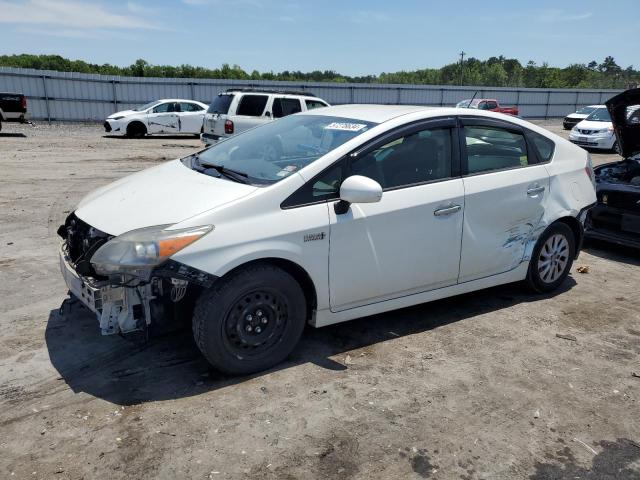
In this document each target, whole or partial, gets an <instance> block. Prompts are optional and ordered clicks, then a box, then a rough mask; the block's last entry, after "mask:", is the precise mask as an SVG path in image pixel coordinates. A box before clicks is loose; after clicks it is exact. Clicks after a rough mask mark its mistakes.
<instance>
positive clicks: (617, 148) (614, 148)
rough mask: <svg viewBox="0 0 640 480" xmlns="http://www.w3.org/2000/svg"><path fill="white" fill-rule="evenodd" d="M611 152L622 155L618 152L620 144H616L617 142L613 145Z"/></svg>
mask: <svg viewBox="0 0 640 480" xmlns="http://www.w3.org/2000/svg"><path fill="white" fill-rule="evenodd" d="M611 151H612V152H614V153H617V154H618V155H622V152H621V151H620V144H619V143H618V141H617V140H616V141H615V142H614V143H613V147H611Z"/></svg>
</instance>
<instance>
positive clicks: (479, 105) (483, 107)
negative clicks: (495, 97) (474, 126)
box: [478, 102, 489, 110]
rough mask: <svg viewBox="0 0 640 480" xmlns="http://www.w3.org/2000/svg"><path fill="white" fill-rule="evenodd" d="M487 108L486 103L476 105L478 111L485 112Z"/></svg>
mask: <svg viewBox="0 0 640 480" xmlns="http://www.w3.org/2000/svg"><path fill="white" fill-rule="evenodd" d="M488 108H489V107H488V106H487V102H480V103H479V104H478V110H487V109H488Z"/></svg>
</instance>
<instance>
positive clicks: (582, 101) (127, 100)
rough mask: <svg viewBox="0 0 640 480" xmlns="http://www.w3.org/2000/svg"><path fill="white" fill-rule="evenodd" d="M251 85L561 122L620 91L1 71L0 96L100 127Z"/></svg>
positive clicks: (41, 116) (46, 116) (41, 113)
mask: <svg viewBox="0 0 640 480" xmlns="http://www.w3.org/2000/svg"><path fill="white" fill-rule="evenodd" d="M240 87H256V88H272V89H274V88H275V89H289V90H291V89H295V90H303V91H308V92H313V93H314V94H315V95H317V96H318V97H321V98H323V99H325V100H327V101H328V102H329V103H332V104H342V103H378V104H408V105H436V106H438V105H439V106H451V105H455V104H456V103H457V102H459V101H460V100H464V99H465V98H471V97H472V96H473V95H474V93H475V92H476V91H477V92H478V93H477V95H476V97H477V98H483V97H484V98H497V99H498V101H499V102H500V103H502V104H503V105H517V106H518V108H519V109H520V115H521V116H522V117H528V118H552V117H562V116H564V115H566V114H567V113H570V112H573V111H575V110H576V109H577V108H578V107H580V106H583V105H590V104H601V103H603V102H604V101H606V100H607V99H608V98H610V97H612V96H613V95H615V94H616V93H618V92H619V90H577V89H540V88H488V87H455V86H440V85H405V84H363V83H324V82H313V83H305V82H275V81H252V80H213V79H212V80H208V79H200V78H150V77H118V76H106V75H95V74H86V73H67V72H54V71H50V70H32V69H21V68H7V67H0V91H4V92H17V93H24V94H25V95H27V97H28V101H29V112H30V114H31V118H33V119H36V120H69V121H102V120H104V118H105V117H107V116H108V115H110V114H111V113H113V112H116V111H118V110H126V109H129V108H131V107H134V106H137V105H141V104H143V103H147V102H149V101H152V100H156V99H159V98H185V99H193V100H200V101H202V102H204V103H210V102H211V100H212V99H213V98H214V97H215V96H216V95H217V94H218V93H220V92H223V91H225V90H227V89H229V88H240Z"/></svg>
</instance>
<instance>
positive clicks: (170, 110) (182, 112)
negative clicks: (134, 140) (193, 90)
mask: <svg viewBox="0 0 640 480" xmlns="http://www.w3.org/2000/svg"><path fill="white" fill-rule="evenodd" d="M206 111H207V105H205V104H204V103H201V102H197V101H195V100H182V99H179V98H168V99H163V100H156V101H154V102H149V103H147V104H145V105H142V106H140V107H137V108H134V109H133V110H123V111H122V112H116V113H114V114H112V115H109V117H107V119H106V120H105V122H104V129H105V132H107V133H108V134H109V135H126V136H128V137H143V136H145V135H153V134H178V133H188V134H192V135H200V133H201V132H202V121H203V119H204V114H205V112H206Z"/></svg>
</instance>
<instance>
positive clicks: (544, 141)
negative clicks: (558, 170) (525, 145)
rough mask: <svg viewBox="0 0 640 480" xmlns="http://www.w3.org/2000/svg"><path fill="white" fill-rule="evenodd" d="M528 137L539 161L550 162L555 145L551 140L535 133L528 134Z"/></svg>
mask: <svg viewBox="0 0 640 480" xmlns="http://www.w3.org/2000/svg"><path fill="white" fill-rule="evenodd" d="M528 136H529V140H530V141H531V143H533V148H535V149H536V153H537V154H538V158H540V161H541V162H549V161H551V157H553V152H554V150H555V148H556V144H555V143H553V141H552V140H549V139H548V138H547V137H545V136H543V135H540V134H539V133H536V132H528ZM531 143H530V144H531Z"/></svg>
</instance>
